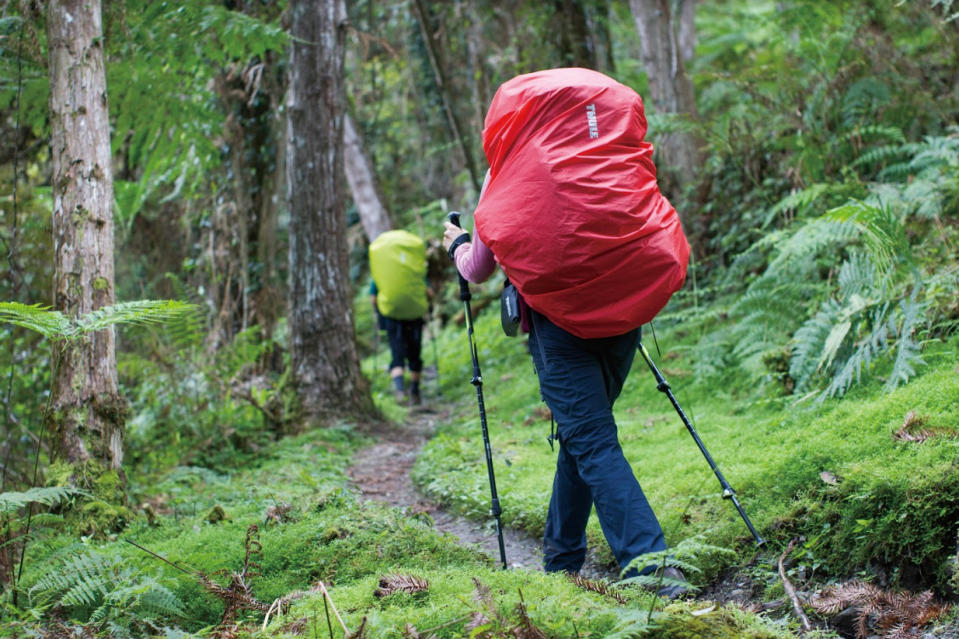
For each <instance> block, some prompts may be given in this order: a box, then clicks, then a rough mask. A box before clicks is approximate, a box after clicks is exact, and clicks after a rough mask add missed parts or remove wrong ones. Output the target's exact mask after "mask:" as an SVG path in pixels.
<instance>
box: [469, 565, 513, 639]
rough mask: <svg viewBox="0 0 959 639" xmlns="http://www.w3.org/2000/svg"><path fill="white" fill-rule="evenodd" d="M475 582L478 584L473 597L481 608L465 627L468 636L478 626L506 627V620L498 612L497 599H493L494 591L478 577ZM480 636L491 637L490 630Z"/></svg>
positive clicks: (474, 579)
mask: <svg viewBox="0 0 959 639" xmlns="http://www.w3.org/2000/svg"><path fill="white" fill-rule="evenodd" d="M473 584H475V586H476V591H475V592H474V593H473V599H474V600H475V601H476V603H478V604H479V606H480V609H479V610H476V611H474V612H473V614H472V615H471V617H470V620H469V621H468V622H467V623H466V626H465V627H464V631H465V632H466V633H467V635H468V636H473V635H472V633H473V631H474V630H476V629H477V628H481V627H482V626H498V627H500V628H505V627H506V625H507V624H506V620H505V619H503V617H502V616H501V615H500V614H499V612H497V610H496V601H494V600H493V593H492V591H491V590H490V589H489V586H487V585H486V584H484V583H483V582H482V581H480V580H479V579H477V578H476V577H473ZM478 636H479V637H489V636H491V635H490V633H488V632H484V633H481V634H480V635H478Z"/></svg>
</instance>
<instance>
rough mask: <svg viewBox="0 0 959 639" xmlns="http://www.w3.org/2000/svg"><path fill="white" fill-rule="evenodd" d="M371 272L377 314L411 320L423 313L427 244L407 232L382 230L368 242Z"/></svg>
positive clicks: (424, 305)
mask: <svg viewBox="0 0 959 639" xmlns="http://www.w3.org/2000/svg"><path fill="white" fill-rule="evenodd" d="M370 273H371V274H372V275H373V282H375V283H376V288H377V295H376V305H377V307H378V308H379V310H380V314H381V315H384V316H386V317H390V318H392V319H399V320H411V319H418V318H420V317H423V316H424V315H425V314H426V309H427V301H426V244H424V243H423V240H421V239H420V238H418V237H416V236H415V235H413V234H412V233H410V232H409V231H387V232H385V233H381V234H380V235H379V236H378V237H377V238H376V239H375V240H373V242H372V243H371V244H370Z"/></svg>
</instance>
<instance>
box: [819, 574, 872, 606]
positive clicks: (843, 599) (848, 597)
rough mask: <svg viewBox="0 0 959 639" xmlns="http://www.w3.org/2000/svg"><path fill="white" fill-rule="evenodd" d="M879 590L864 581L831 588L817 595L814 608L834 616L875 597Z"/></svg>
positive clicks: (850, 582)
mask: <svg viewBox="0 0 959 639" xmlns="http://www.w3.org/2000/svg"><path fill="white" fill-rule="evenodd" d="M878 592H879V589H878V588H876V587H875V586H873V585H872V584H867V583H864V582H862V581H858V580H856V581H849V582H846V583H845V584H843V585H841V586H829V587H828V588H826V589H825V590H823V591H822V592H820V593H819V594H817V595H816V597H815V599H813V601H812V607H813V608H814V609H815V610H816V612H819V613H825V614H827V615H834V614H836V613H838V612H840V611H842V610H845V609H846V608H848V607H849V606H851V605H853V604H859V603H861V602H863V601H867V600H868V599H870V598H872V597H875V596H876V594H877V593H878Z"/></svg>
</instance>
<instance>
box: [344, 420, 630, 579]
mask: <svg viewBox="0 0 959 639" xmlns="http://www.w3.org/2000/svg"><path fill="white" fill-rule="evenodd" d="M449 416H450V413H449V409H448V408H445V407H443V406H442V405H438V406H436V407H435V408H431V409H421V410H410V412H409V415H408V417H407V421H406V423H404V424H386V423H384V424H377V425H375V426H373V427H371V429H370V430H369V431H368V432H369V434H370V435H372V436H374V437H376V439H377V442H376V443H375V444H373V445H371V446H369V447H368V448H365V449H363V450H360V451H358V452H357V453H356V455H355V456H354V457H353V463H352V465H351V466H350V468H349V469H348V470H347V475H348V476H349V477H350V480H351V483H352V484H353V486H354V487H355V488H356V489H357V490H358V491H359V492H360V494H361V495H362V496H363V498H365V499H369V500H374V501H379V502H383V503H386V504H389V505H390V506H395V507H397V508H404V509H406V510H407V511H408V512H410V513H424V514H426V515H428V516H429V517H430V518H431V519H432V521H433V527H434V528H435V529H436V530H439V531H441V532H444V533H449V534H450V535H452V536H453V537H456V538H457V539H458V540H459V543H460V545H463V546H467V547H471V548H473V549H475V550H478V551H480V552H482V553H484V554H486V555H487V556H489V557H490V558H491V559H493V561H495V562H497V563H498V562H499V561H500V554H499V544H498V543H497V539H496V528H495V525H494V523H493V518H492V516H490V517H489V518H488V519H487V520H485V521H477V520H471V519H466V518H464V517H460V516H458V515H455V514H453V513H450V512H447V511H446V510H444V509H443V508H441V507H440V506H438V505H437V504H435V503H434V502H432V501H431V500H430V499H429V498H428V497H426V496H424V495H423V494H422V493H420V492H419V490H417V488H416V487H415V486H414V485H413V482H412V480H411V479H410V470H411V469H412V468H413V464H414V463H415V462H416V458H417V456H418V455H419V453H420V450H422V448H423V446H424V445H425V444H426V442H427V441H429V439H430V437H432V435H433V432H434V431H435V429H436V426H437V424H439V423H442V422H443V421H446V420H448V419H449ZM476 439H477V451H478V454H479V451H482V435H481V434H480V433H479V428H478V427H477V433H476ZM494 470H495V468H494ZM497 488H500V487H499V486H497ZM499 492H500V493H501V494H500V499H501V500H502V498H503V495H502V489H500V491H499ZM508 507H509V504H508V501H507V503H504V505H503V508H504V509H505V508H508ZM543 508H546V503H545V502H544V503H543ZM503 541H504V544H505V546H506V561H507V564H508V565H509V567H510V568H525V569H528V570H542V569H543V553H542V540H541V539H539V538H538V537H533V536H532V535H530V534H528V533H526V532H525V531H522V530H515V529H511V528H506V527H504V528H503ZM582 574H583V576H585V577H589V578H591V579H597V578H607V579H611V580H612V579H616V578H617V574H616V569H615V567H613V566H605V565H601V564H599V563H597V562H596V560H595V558H594V557H593V556H592V553H589V554H588V555H587V558H586V565H584V566H583V570H582Z"/></svg>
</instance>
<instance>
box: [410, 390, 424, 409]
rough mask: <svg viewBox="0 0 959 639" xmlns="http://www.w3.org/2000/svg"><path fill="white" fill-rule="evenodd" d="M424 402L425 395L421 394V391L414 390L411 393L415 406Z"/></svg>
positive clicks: (411, 401)
mask: <svg viewBox="0 0 959 639" xmlns="http://www.w3.org/2000/svg"><path fill="white" fill-rule="evenodd" d="M422 403H423V397H422V396H421V395H420V393H419V391H413V392H411V393H410V404H411V405H413V406H419V405H420V404H422Z"/></svg>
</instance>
